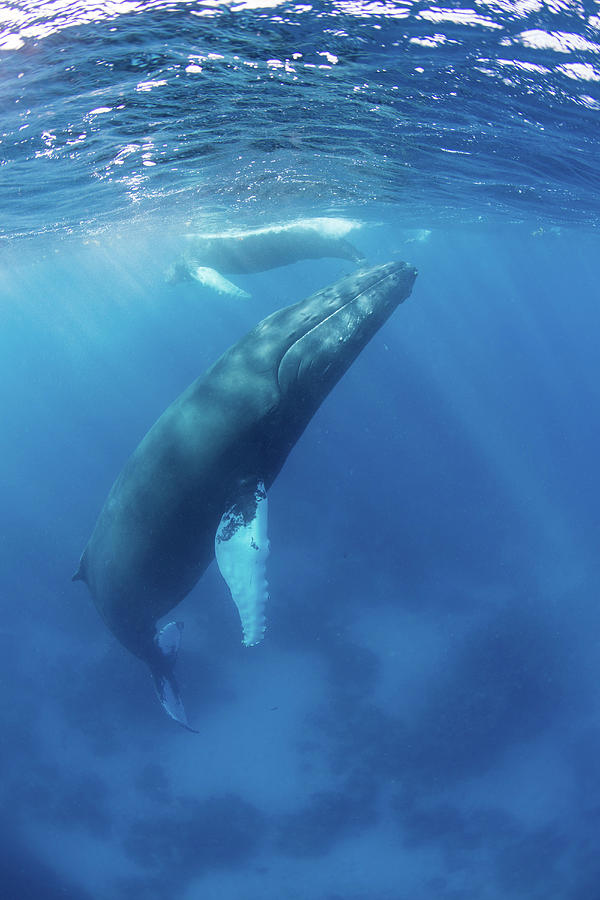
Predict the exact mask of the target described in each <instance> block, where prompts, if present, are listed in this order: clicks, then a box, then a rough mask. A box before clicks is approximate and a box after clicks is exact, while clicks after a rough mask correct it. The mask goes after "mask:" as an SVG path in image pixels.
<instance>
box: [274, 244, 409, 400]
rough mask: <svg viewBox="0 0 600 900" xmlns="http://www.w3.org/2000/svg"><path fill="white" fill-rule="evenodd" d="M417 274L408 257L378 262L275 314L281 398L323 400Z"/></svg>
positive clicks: (403, 295) (404, 297)
mask: <svg viewBox="0 0 600 900" xmlns="http://www.w3.org/2000/svg"><path fill="white" fill-rule="evenodd" d="M416 276H417V270H416V269H415V268H414V267H413V266H411V265H409V264H407V263H404V262H397V263H388V264H386V265H382V266H376V267H375V268H372V269H367V270H362V271H359V272H355V273H353V274H352V275H349V276H347V277H346V278H343V279H342V280H341V281H338V282H336V283H335V284H333V285H331V286H330V287H327V288H325V289H324V290H322V291H319V292H318V293H317V294H313V295H312V297H309V298H308V299H307V300H303V301H302V302H301V303H298V304H296V305H295V306H291V307H288V309H287V310H281V312H280V313H275V317H280V321H277V320H276V318H275V317H272V324H273V325H277V326H278V328H279V329H281V331H280V335H279V337H280V346H279V349H280V356H279V360H278V363H277V373H276V374H277V382H278V385H279V389H280V391H281V395H282V397H293V399H294V403H296V404H297V403H298V402H300V403H301V404H302V405H304V404H305V403H306V404H308V405H309V406H314V404H315V403H316V404H317V405H318V404H319V403H320V402H321V401H322V400H323V398H324V397H325V396H326V395H327V394H328V393H329V391H330V390H331V389H332V388H333V386H334V385H335V384H336V383H337V381H339V379H340V378H341V376H342V375H343V374H344V372H345V371H346V369H348V367H349V366H350V365H351V364H352V362H353V361H354V360H355V359H356V357H357V356H358V354H359V353H360V351H361V350H362V349H363V347H365V346H366V344H368V342H369V341H370V340H371V338H372V337H373V335H374V334H375V333H376V332H377V331H378V330H379V328H381V326H382V325H383V324H384V322H385V321H386V320H387V319H388V318H389V316H390V315H391V313H392V312H393V311H394V310H395V309H396V307H397V306H398V305H399V304H400V303H402V302H403V301H404V300H406V298H407V297H408V296H409V295H410V293H411V291H412V287H413V284H414V281H415V278H416ZM267 322H269V320H267ZM265 324H266V323H265Z"/></svg>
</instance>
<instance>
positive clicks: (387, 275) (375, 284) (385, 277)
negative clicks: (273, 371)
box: [277, 263, 407, 384]
mask: <svg viewBox="0 0 600 900" xmlns="http://www.w3.org/2000/svg"><path fill="white" fill-rule="evenodd" d="M404 268H407V266H406V263H396V264H395V265H394V268H393V269H392V271H391V272H386V273H385V275H382V276H381V278H378V279H377V281H374V282H372V284H370V285H369V286H368V287H365V288H364V289H363V290H362V291H359V292H358V293H357V294H354V295H353V296H352V297H351V298H350V299H349V300H346V302H345V303H342V305H341V306H338V308H337V309H334V310H333V312H331V313H329V315H328V316H325V318H324V319H320V320H319V321H318V322H317V323H316V324H315V325H313V326H312V328H309V329H307V331H305V332H303V333H302V334H301V335H300V336H299V337H297V338H296V340H295V341H294V342H293V343H291V344H290V346H289V347H287V349H286V350H285V352H284V353H282V355H281V358H280V359H279V361H278V363H277V383H278V384H279V383H280V382H279V373H280V371H281V365H282V363H283V360H284V359H285V357H286V356H287V354H288V353H289V352H290V350H293V349H294V347H295V346H296V344H299V343H300V341H302V340H304V338H305V337H307V336H308V335H309V334H311V333H312V332H313V331H316V329H317V328H320V327H321V326H322V325H325V323H326V322H328V321H329V320H330V319H333V317H334V316H336V315H337V314H338V313H339V312H341V311H342V310H344V309H346V307H347V306H349V305H350V304H351V303H354V301H355V300H359V299H360V297H362V296H363V294H366V293H368V292H369V291H372V290H373V288H376V287H379V285H380V284H382V283H383V282H384V281H387V280H388V278H391V277H392V276H393V275H397V274H398V273H399V272H400V271H402V269H404ZM357 274H360V270H359V271H358V272H357Z"/></svg>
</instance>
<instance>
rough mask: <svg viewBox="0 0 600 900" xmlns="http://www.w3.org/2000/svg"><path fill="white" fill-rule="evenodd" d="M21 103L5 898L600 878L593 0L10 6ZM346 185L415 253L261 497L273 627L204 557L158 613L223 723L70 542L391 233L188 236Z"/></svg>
mask: <svg viewBox="0 0 600 900" xmlns="http://www.w3.org/2000/svg"><path fill="white" fill-rule="evenodd" d="M0 107H1V110H2V117H1V121H0V211H1V215H0V398H1V405H0V409H1V410H2V414H3V415H2V422H3V425H2V428H1V429H0V459H1V461H2V480H1V484H2V487H1V494H0V500H1V509H2V519H3V527H2V530H1V533H0V597H1V601H2V618H1V621H0V684H1V686H2V692H1V699H0V706H1V709H2V714H1V729H0V770H1V772H2V775H1V778H0V846H1V847H2V852H1V854H0V895H1V896H2V898H3V900H30V898H31V900H33V898H36V900H39V898H43V900H55V898H56V900H58V898H62V900H65V898H68V900H71V898H72V900H125V898H132V897H135V898H139V900H507V898H509V900H600V857H599V855H598V834H599V833H600V769H599V767H598V759H599V758H600V695H599V692H598V683H599V681H600V608H599V604H598V597H599V594H600V564H599V561H598V547H599V545H600V518H599V514H598V507H599V499H598V498H599V495H600V475H599V473H598V451H599V448H600V388H599V384H600V379H599V362H598V359H599V354H598V335H599V334H600V302H599V301H600V289H599V284H600V252H599V248H600V242H599V232H598V227H599V225H600V5H599V4H598V2H579V0H473V2H469V0H449V2H444V3H440V4H439V5H437V4H435V3H433V2H410V0H404V2H395V0H381V2H379V0H374V2H368V0H356V2H350V0H327V2H322V3H314V4H311V3H292V2H285V0H284V2H278V0H262V2H261V0H194V2H191V0H190V2H176V0H170V2H167V0H165V2H160V0H146V2H144V0H122V2H119V0H110V2H109V0H101V2H95V3H87V2H83V0H80V2H67V0H65V2H44V0H41V2H33V0H11V2H5V3H1V4H0ZM314 218H318V219H329V220H334V221H333V222H330V227H332V228H334V229H335V228H339V229H341V231H345V230H348V234H347V235H346V238H347V240H349V241H350V242H351V244H352V245H353V246H354V247H355V248H356V250H357V251H358V253H357V258H358V255H362V256H364V258H365V261H364V265H366V266H375V265H378V264H380V263H387V262H394V261H400V260H405V261H406V262H408V263H410V264H411V265H414V266H415V267H416V268H417V269H418V276H417V279H416V282H415V285H414V288H413V291H412V295H411V296H410V297H409V298H408V299H407V300H406V302H404V303H403V304H402V305H401V306H400V307H399V308H398V309H397V310H396V311H395V312H394V313H393V315H392V316H391V318H390V319H389V321H388V322H387V323H386V324H385V325H384V326H383V328H382V329H381V330H380V331H379V332H378V333H377V334H376V335H375V336H374V337H373V339H372V341H371V342H370V343H369V344H368V345H367V347H366V348H365V349H364V351H363V352H362V353H361V355H360V356H359V358H358V359H357V360H356V361H355V362H354V363H353V365H352V366H351V368H350V369H349V371H348V372H347V373H346V374H345V375H344V376H343V378H342V379H341V380H340V382H339V383H338V384H337V385H336V386H335V387H334V389H333V391H332V393H331V394H330V395H329V396H328V397H327V399H326V400H325V401H324V403H323V404H322V406H321V407H320V409H319V410H318V412H317V413H316V415H315V416H314V418H313V419H312V421H311V422H310V424H309V426H308V428H307V429H306V431H305V433H304V434H303V435H302V437H301V438H300V440H299V441H298V442H297V444H296V445H295V447H294V449H293V451H292V453H291V455H290V457H289V458H288V460H287V462H286V463H285V465H284V467H283V469H282V471H281V474H280V475H279V476H278V477H277V479H276V481H275V483H274V484H273V486H272V488H271V489H270V490H269V519H270V521H269V538H270V542H271V553H270V556H269V560H268V579H269V588H270V601H269V604H268V608H267V623H268V624H267V631H266V634H265V638H264V640H263V641H262V642H261V643H260V644H259V645H258V646H256V647H250V648H246V647H244V646H243V645H242V643H241V631H240V622H239V616H238V613H237V610H236V608H235V606H234V604H233V602H232V600H231V596H230V594H229V590H228V588H227V585H226V584H225V582H224V581H223V579H222V578H221V576H220V574H219V571H218V569H217V567H216V565H215V564H214V563H212V564H211V566H210V567H209V568H208V570H207V571H206V572H205V574H204V575H203V576H202V578H201V579H200V581H199V582H198V584H197V585H196V587H195V588H194V589H193V590H192V591H191V593H190V594H189V595H188V596H187V597H186V598H185V600H184V601H183V602H182V603H181V604H180V605H179V606H178V607H177V608H176V610H175V611H174V612H172V613H170V615H169V617H168V618H166V619H165V620H164V621H165V622H166V621H169V620H171V619H173V618H175V619H177V621H182V622H184V623H185V630H184V631H183V638H182V645H181V649H180V652H179V658H178V662H177V673H178V678H179V683H180V687H181V691H182V696H183V698H184V700H185V705H186V710H187V714H188V717H189V720H190V723H191V724H192V725H193V727H194V728H196V729H197V730H198V732H199V733H198V734H193V733H190V732H189V731H186V730H184V729H183V728H181V727H179V726H178V725H177V724H176V723H175V722H173V721H171V720H170V719H169V718H168V717H167V716H166V715H165V713H164V711H163V710H162V709H161V705H160V703H159V702H158V700H157V697H156V695H155V691H154V689H153V685H152V679H151V678H150V677H149V673H148V669H147V667H146V666H145V665H143V664H142V663H141V662H140V661H139V660H138V659H136V658H135V657H134V656H133V655H132V654H130V653H128V652H127V650H126V649H124V647H123V646H122V645H121V644H120V643H118V641H117V640H116V638H115V637H114V636H113V634H111V632H110V631H109V630H108V629H107V628H106V626H105V625H104V623H103V621H102V619H101V617H100V615H99V614H98V611H97V610H96V608H95V606H94V603H93V601H92V598H91V595H90V592H89V590H88V589H87V587H86V586H85V585H84V584H81V583H79V584H77V583H75V584H74V583H72V582H71V576H72V575H73V573H74V572H75V570H76V569H77V565H78V561H79V558H80V555H81V552H82V550H83V549H84V547H85V545H86V542H87V541H88V539H89V536H90V534H91V532H92V529H93V528H94V524H95V522H96V518H97V516H98V513H99V511H100V509H101V507H102V505H103V503H104V501H105V499H106V496H107V494H108V492H109V490H110V488H111V485H112V484H113V482H114V480H115V478H116V477H117V476H118V474H119V472H120V470H121V469H122V467H123V465H124V464H125V462H126V460H127V459H128V457H129V456H130V454H131V453H132V452H133V450H134V449H135V448H136V446H137V445H138V443H139V442H140V440H141V439H142V438H143V436H144V434H145V433H146V432H147V431H148V429H149V428H150V427H151V426H152V424H153V423H154V422H155V421H156V419H157V418H158V417H159V416H160V415H161V413H162V412H163V411H164V410H165V408H166V407H167V406H168V405H169V404H170V403H171V402H172V401H173V400H174V399H175V398H176V397H177V396H178V395H179V394H180V393H181V392H182V391H183V390H184V389H185V388H186V387H187V386H188V385H189V384H190V383H191V382H192V381H193V380H194V379H195V378H197V377H198V376H199V375H201V374H202V373H203V372H204V371H205V370H206V369H207V368H208V367H209V366H211V365H212V364H213V362H214V361H215V360H216V359H217V358H218V357H219V356H220V354H221V353H223V352H224V351H225V350H226V349H227V348H228V347H229V346H230V345H231V344H233V343H235V342H236V341H237V340H239V339H240V338H241V337H242V336H243V335H245V334H246V333H247V332H248V331H249V330H250V329H252V328H253V327H254V326H255V325H256V324H257V323H258V322H259V321H260V320H261V319H263V318H265V317H266V316H268V315H269V314H271V313H272V312H274V311H275V310H277V309H280V308H281V307H283V306H286V305H288V304H290V303H293V302H296V301H299V300H302V299H303V298H305V297H308V296H309V295H310V294H312V293H313V292H316V291H318V290H320V289H321V288H323V287H325V286H327V285H329V284H331V283H333V282H335V281H336V280H337V279H339V278H342V277H343V276H345V275H347V274H350V273H353V272H355V271H356V269H357V265H362V263H357V262H356V261H355V260H354V259H344V258H336V257H330V256H325V257H324V258H318V259H300V260H299V261H296V262H293V263H291V264H289V265H281V266H278V267H273V268H269V269H265V270H264V271H258V272H252V271H246V272H242V273H239V272H236V273H233V274H231V273H227V272H225V271H223V272H222V273H219V272H216V276H219V277H220V275H223V276H224V277H225V279H226V281H225V283H223V281H222V280H219V278H216V277H213V276H208V275H207V274H206V269H205V268H204V264H203V263H200V265H201V267H202V268H203V271H202V272H201V273H198V272H197V271H196V268H195V267H196V265H197V261H194V260H191V258H190V240H191V239H190V237H189V235H190V234H192V235H196V236H198V235H200V236H202V235H206V234H215V233H219V234H220V233H231V232H233V233H238V234H239V233H244V232H246V231H248V229H255V228H263V229H267V230H268V229H269V228H270V227H271V226H282V225H289V224H292V223H297V222H299V221H304V220H306V219H314ZM174 266H175V267H176V268H177V267H179V269H181V270H182V271H183V272H184V275H185V277H182V278H181V279H174V278H172V277H171V274H170V273H172V272H173V271H174V268H173V267H174ZM179 269H178V271H179ZM212 271H213V270H212V269H211V270H209V272H212ZM228 284H229V285H230V287H229V288H228V287H227V285H228ZM231 285H233V288H231Z"/></svg>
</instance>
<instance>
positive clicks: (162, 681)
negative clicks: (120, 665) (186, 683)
mask: <svg viewBox="0 0 600 900" xmlns="http://www.w3.org/2000/svg"><path fill="white" fill-rule="evenodd" d="M182 631H183V622H169V623H168V624H167V625H165V626H164V627H163V628H161V629H160V631H159V632H158V633H157V634H156V635H155V637H154V645H155V647H156V649H157V650H158V653H156V654H154V655H153V657H152V660H151V661H149V662H148V665H149V667H150V672H151V673H152V679H153V681H154V687H155V688H156V693H157V694H158V699H159V700H160V702H161V704H162V707H163V709H164V710H165V712H166V713H167V715H169V716H170V717H171V718H172V719H174V720H175V721H176V722H177V723H178V724H179V725H183V727H184V728H187V729H188V731H193V732H194V733H195V734H197V733H198V732H197V731H196V729H195V728H191V727H190V725H189V724H188V720H187V716H186V714H185V709H184V708H183V703H182V702H181V695H180V693H179V685H178V684H177V681H176V680H175V675H174V669H175V662H176V660H177V651H178V650H179V645H180V644H181V632H182Z"/></svg>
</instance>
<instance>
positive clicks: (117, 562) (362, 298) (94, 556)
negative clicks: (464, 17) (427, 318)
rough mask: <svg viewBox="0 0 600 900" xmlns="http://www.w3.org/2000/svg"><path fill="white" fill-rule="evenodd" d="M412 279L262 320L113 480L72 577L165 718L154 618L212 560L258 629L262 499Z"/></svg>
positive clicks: (409, 274) (161, 647) (174, 639)
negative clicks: (142, 672)
mask: <svg viewBox="0 0 600 900" xmlns="http://www.w3.org/2000/svg"><path fill="white" fill-rule="evenodd" d="M415 277H416V271H415V270H414V269H413V268H412V267H410V266H408V265H406V264H405V263H392V264H388V265H384V266H378V267H376V268H373V269H370V270H367V271H362V272H358V273H356V274H354V275H351V276H348V277H347V278H344V279H342V280H341V281H338V282H337V283H335V284H333V285H331V286H330V287H327V288H325V289H324V290H322V291H319V292H318V293H317V294H314V295H313V296H311V297H309V298H308V299H306V300H303V301H301V302H300V303H296V304H294V305H292V306H289V307H286V308H284V309H281V310H279V311H278V312H275V313H273V314H272V315H270V316H269V317H268V318H266V319H264V320H263V321H262V322H260V323H259V324H258V325H257V326H256V327H255V328H254V329H253V330H252V331H250V332H249V333H248V334H247V335H246V336H245V337H243V338H242V339H241V340H240V341H238V343H237V344H235V345H234V346H232V347H231V348H230V349H229V350H227V351H226V352H225V353H224V354H223V356H221V358H220V359H219V360H217V362H216V363H215V364H214V365H213V366H212V368H210V369H209V370H208V372H206V374H205V375H203V376H202V377H200V378H198V379H197V380H196V381H194V382H193V383H192V384H191V385H190V386H189V387H188V388H187V390H185V391H184V392H183V393H182V394H181V395H180V396H179V397H178V398H177V399H176V400H175V401H174V402H173V403H172V404H171V405H170V406H169V407H168V409H167V410H166V411H165V412H164V413H163V414H162V416H161V417H160V418H159V419H158V420H157V422H156V423H155V424H154V425H153V426H152V428H151V429H150V431H149V432H148V433H147V434H146V436H145V437H144V438H143V440H142V441H141V443H140V444H139V446H138V447H137V449H136V450H135V451H134V453H133V454H132V456H131V457H130V459H129V460H128V462H127V463H126V464H125V467H124V468H123V470H122V472H121V473H120V475H119V476H118V478H117V480H116V481H115V483H114V485H113V487H112V489H111V490H110V493H109V495H108V497H107V499H106V502H105V504H104V506H103V508H102V510H101V512H100V515H99V517H98V520H97V523H96V526H95V528H94V531H93V534H92V536H91V538H90V540H89V542H88V544H87V546H86V548H85V550H84V552H83V554H82V557H81V561H80V565H79V569H78V571H77V573H76V575H75V576H74V578H77V579H82V580H84V581H85V582H86V583H87V584H88V586H89V588H90V591H91V593H92V596H93V598H94V601H95V604H96V606H97V608H98V610H99V612H100V614H101V616H102V618H103V619H104V621H105V623H106V624H107V626H108V627H109V628H110V630H111V631H112V632H113V633H114V635H115V636H116V637H117V638H118V640H119V641H120V642H121V643H122V644H123V645H124V646H125V647H126V648H127V649H128V650H130V651H131V652H132V653H134V654H135V655H136V656H138V657H140V658H141V659H143V660H144V661H145V662H147V663H148V665H149V666H150V669H151V671H152V673H153V676H154V680H155V684H156V687H157V690H158V693H159V697H160V699H161V702H162V703H163V705H164V706H165V708H166V710H167V712H168V713H169V714H170V715H171V716H172V717H173V718H175V719H176V720H177V721H179V722H180V723H181V724H184V725H186V726H187V721H186V719H185V713H184V711H183V707H182V705H181V701H180V699H179V694H178V691H177V686H176V684H175V681H174V679H173V675H172V668H173V663H174V660H175V655H176V650H177V647H178V643H179V632H180V629H181V626H180V625H178V624H176V623H170V624H169V625H167V626H166V627H165V628H163V629H162V630H161V631H160V632H159V633H158V634H157V632H156V623H157V620H158V619H160V618H161V617H162V616H164V615H166V613H168V612H169V611H170V610H171V609H172V608H173V607H174V606H175V605H176V604H177V603H179V601H180V600H182V599H183V598H184V597H185V596H186V594H188V593H189V592H190V591H191V589H192V588H193V587H194V585H195V584H196V582H197V581H198V579H199V578H200V576H201V575H202V573H203V572H204V570H205V569H206V567H207V566H208V565H209V563H210V562H211V560H212V559H213V557H214V556H215V551H216V556H217V561H218V564H219V567H220V569H221V572H222V574H223V575H224V577H225V579H226V581H227V583H228V584H229V587H230V589H231V592H232V595H233V598H234V600H235V602H236V604H237V606H238V609H239V611H240V616H241V619H242V625H243V628H244V642H245V643H246V644H253V643H257V642H258V641H259V640H260V639H261V637H262V634H263V631H264V604H265V601H266V597H267V586H266V580H265V560H266V556H267V553H268V540H267V536H266V507H267V504H266V491H268V489H269V487H270V485H271V484H272V482H273V480H274V479H275V477H276V476H277V474H278V472H279V471H280V469H281V467H282V465H283V463H284V462H285V459H286V458H287V456H288V454H289V452H290V450H291V449H292V447H293V446H294V444H295V443H296V441H297V440H298V438H299V437H300V435H301V434H302V432H303V431H304V429H305V428H306V426H307V424H308V422H309V421H310V419H311V417H312V415H313V414H314V413H315V411H316V410H317V409H318V407H319V405H320V404H321V402H322V401H323V399H324V398H325V397H326V396H327V394H328V393H329V391H330V390H331V389H332V387H333V386H334V385H335V384H336V382H337V381H338V380H339V379H340V377H341V376H342V375H343V373H344V372H345V371H346V369H347V368H348V367H349V366H350V364H351V363H352V362H353V360H354V359H355V358H356V356H357V355H358V354H359V353H360V351H361V350H362V348H363V347H364V346H365V345H366V344H367V343H368V341H369V340H370V338H371V337H372V336H373V335H374V334H375V332H376V331H377V330H378V329H379V328H380V327H381V325H382V324H383V323H384V322H385V321H386V319H387V318H388V317H389V315H390V314H391V313H392V311H393V310H394V309H395V308H396V306H397V305H398V304H399V303H401V302H402V301H403V300H404V299H406V297H408V296H409V294H410V292H411V289H412V285H413V282H414V279H415Z"/></svg>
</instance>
